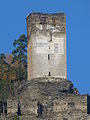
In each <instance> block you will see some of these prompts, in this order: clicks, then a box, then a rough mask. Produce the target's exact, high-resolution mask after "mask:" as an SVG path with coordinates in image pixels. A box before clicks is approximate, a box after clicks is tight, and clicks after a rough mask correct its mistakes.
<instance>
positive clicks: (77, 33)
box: [0, 0, 90, 94]
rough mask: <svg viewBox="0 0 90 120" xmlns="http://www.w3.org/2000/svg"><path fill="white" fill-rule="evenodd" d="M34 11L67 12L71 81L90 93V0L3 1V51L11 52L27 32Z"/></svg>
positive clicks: (0, 17)
mask: <svg viewBox="0 0 90 120" xmlns="http://www.w3.org/2000/svg"><path fill="white" fill-rule="evenodd" d="M31 12H44V13H56V12H65V14H66V22H67V26H66V27H67V71H68V80H71V81H72V82H73V83H74V86H75V87H77V88H78V89H79V91H80V93H84V94H87V93H89V94H90V0H0V53H2V52H4V53H11V51H12V50H13V45H12V44H13V40H14V39H17V38H18V37H19V36H20V35H21V34H27V31H26V16H27V14H29V13H31Z"/></svg>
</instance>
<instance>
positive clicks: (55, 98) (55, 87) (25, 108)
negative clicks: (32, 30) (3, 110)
mask: <svg viewBox="0 0 90 120" xmlns="http://www.w3.org/2000/svg"><path fill="white" fill-rule="evenodd" d="M18 92H19V102H20V109H21V114H22V116H21V117H22V120H86V119H87V116H88V115H87V95H80V94H79V93H78V91H76V89H75V88H74V87H73V84H72V83H71V82H70V81H66V80H65V79H60V78H36V79H32V80H30V81H28V82H27V83H26V84H23V85H22V86H21V87H20V88H19V89H18ZM16 101H17V102H16V104H17V103H18V100H16ZM12 102H13V104H14V105H15V103H14V101H12ZM38 103H40V105H41V106H42V115H41V116H40V117H39V113H38ZM14 108H16V106H13V105H12V108H11V109H12V110H14ZM15 114H17V111H16V109H15V110H14V113H13V112H12V113H11V115H15ZM11 118H13V117H11ZM9 119H10V117H9ZM88 119H89V118H88Z"/></svg>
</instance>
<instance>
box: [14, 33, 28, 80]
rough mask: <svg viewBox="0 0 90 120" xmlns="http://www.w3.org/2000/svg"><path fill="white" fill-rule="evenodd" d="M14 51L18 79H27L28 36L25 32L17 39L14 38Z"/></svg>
mask: <svg viewBox="0 0 90 120" xmlns="http://www.w3.org/2000/svg"><path fill="white" fill-rule="evenodd" d="M13 46H14V47H15V49H14V50H13V51H12V54H13V64H14V65H15V67H16V76H17V79H18V80H26V79H27V37H26V36H25V35H24V34H23V35H21V36H20V37H19V38H18V39H17V40H14V42H13Z"/></svg>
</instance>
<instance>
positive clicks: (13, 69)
mask: <svg viewBox="0 0 90 120" xmlns="http://www.w3.org/2000/svg"><path fill="white" fill-rule="evenodd" d="M13 46H14V50H13V51H12V54H11V55H9V56H8V55H5V54H3V53H1V54H0V98H1V99H6V96H7V94H8V93H10V94H12V93H13V92H14V84H13V81H15V80H17V81H21V80H26V79H27V37H26V36H25V35H24V34H23V35H21V36H20V37H19V38H18V39H17V40H14V42H13Z"/></svg>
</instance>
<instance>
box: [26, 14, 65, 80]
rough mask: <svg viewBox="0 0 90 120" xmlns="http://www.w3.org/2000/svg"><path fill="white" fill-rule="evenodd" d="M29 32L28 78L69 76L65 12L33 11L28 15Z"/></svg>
mask: <svg viewBox="0 0 90 120" xmlns="http://www.w3.org/2000/svg"><path fill="white" fill-rule="evenodd" d="M27 32H28V50H27V53H28V80H30V79H32V78H37V77H45V76H46V77H50V76H51V77H61V78H67V72H66V71H67V70H66V69H67V67H66V16H65V14H64V13H58V14H39V13H32V14H30V15H29V16H28V17H27Z"/></svg>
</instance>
